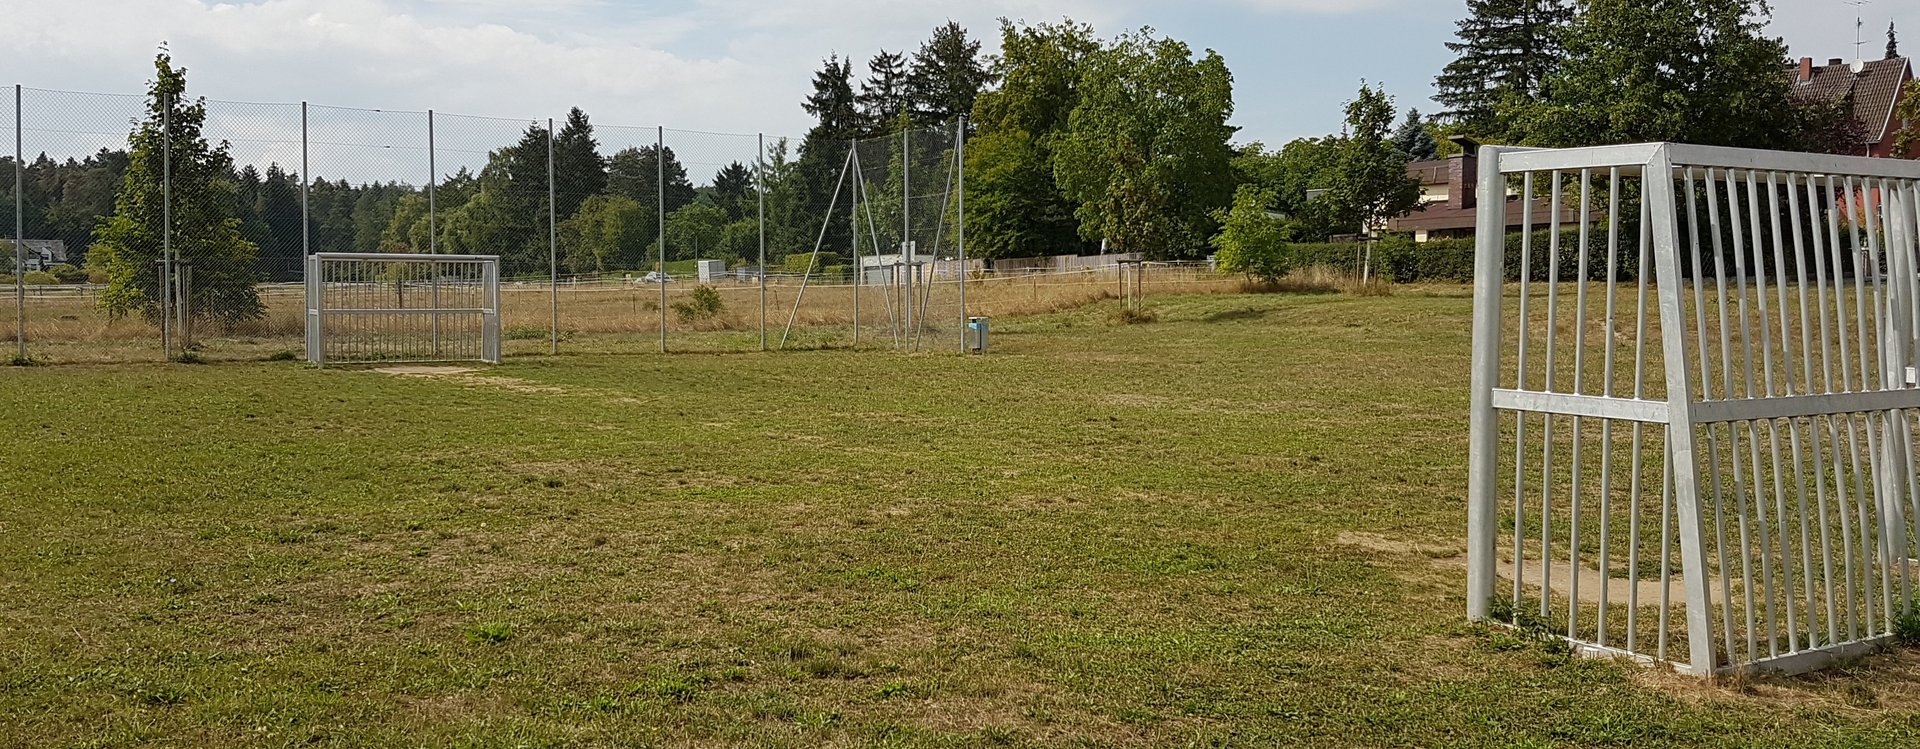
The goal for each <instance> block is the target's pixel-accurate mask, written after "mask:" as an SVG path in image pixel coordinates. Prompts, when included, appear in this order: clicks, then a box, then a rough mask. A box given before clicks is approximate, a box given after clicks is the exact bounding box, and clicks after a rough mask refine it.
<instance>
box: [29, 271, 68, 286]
mask: <svg viewBox="0 0 1920 749" xmlns="http://www.w3.org/2000/svg"><path fill="white" fill-rule="evenodd" d="M23 280H25V281H26V284H27V285H28V286H51V285H53V284H57V283H60V279H58V278H55V277H54V275H53V274H52V273H48V272H46V271H43V270H37V271H34V272H32V273H28V274H27V275H26V277H25V278H24V279H23Z"/></svg>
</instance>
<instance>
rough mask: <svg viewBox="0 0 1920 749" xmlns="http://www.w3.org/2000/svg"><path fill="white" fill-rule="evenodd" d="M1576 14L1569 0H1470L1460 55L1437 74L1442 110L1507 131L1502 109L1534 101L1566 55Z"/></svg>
mask: <svg viewBox="0 0 1920 749" xmlns="http://www.w3.org/2000/svg"><path fill="white" fill-rule="evenodd" d="M1572 20H1573V6H1572V3H1570V2H1569V1H1568V0H1467V17H1466V18H1463V19H1461V20H1460V21H1458V22H1457V26H1458V27H1459V28H1458V31H1456V32H1455V35H1456V36H1457V37H1458V39H1459V41H1454V42H1447V49H1449V50H1452V51H1453V53H1454V55H1455V56H1456V57H1455V59H1454V61H1453V62H1450V63H1447V66H1446V68H1444V69H1443V70H1441V72H1440V75H1439V76H1438V77H1436V78H1435V79H1434V82H1433V85H1434V88H1436V89H1438V92H1437V93H1436V94H1434V97H1433V98H1434V100H1435V101H1438V102H1440V103H1441V104H1444V105H1446V107H1447V110H1446V111H1445V112H1444V113H1443V114H1442V116H1443V117H1446V118H1447V119H1449V120H1452V121H1453V122H1455V123H1457V124H1459V125H1461V126H1462V127H1464V128H1465V129H1466V131H1467V132H1469V133H1472V134H1475V135H1479V136H1481V137H1487V138H1500V137H1502V136H1503V135H1504V134H1505V133H1506V132H1507V129H1508V127H1509V124H1510V123H1508V122H1506V120H1505V118H1504V117H1503V116H1502V112H1503V110H1506V109H1509V108H1511V107H1514V106H1517V105H1520V104H1524V103H1527V102H1532V101H1535V100H1537V99H1538V98H1539V96H1540V93H1541V86H1542V84H1543V83H1544V82H1545V81H1546V79H1547V77H1548V76H1549V75H1551V74H1552V73H1553V71H1554V70H1555V69H1557V67H1558V65H1559V63H1560V60H1561V59H1562V58H1563V57H1564V54H1565V53H1564V50H1563V48H1562V45H1561V35H1562V33H1563V32H1564V31H1565V29H1566V27H1567V25H1568V24H1569V23H1570V22H1571V21H1572Z"/></svg>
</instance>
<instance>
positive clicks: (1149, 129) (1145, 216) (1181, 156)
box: [1054, 29, 1234, 258]
mask: <svg viewBox="0 0 1920 749" xmlns="http://www.w3.org/2000/svg"><path fill="white" fill-rule="evenodd" d="M1079 93H1080V97H1079V101H1078V103H1077V104H1076V105H1075V106H1074V108H1073V111H1072V113H1071V114H1070V115H1069V116H1068V126H1067V130H1066V132H1064V133H1062V134H1061V135H1060V136H1059V137H1058V138H1057V140H1056V141H1055V142H1054V147H1055V154H1054V178H1055V179H1056V181H1058V183H1059V185H1060V188H1061V190H1062V192H1063V193H1064V194H1065V195H1066V196H1067V197H1068V199H1070V200H1073V201H1075V202H1076V203H1078V206H1077V208H1076V210H1075V215H1076V216H1077V217H1078V218H1079V219H1080V235H1081V236H1082V237H1085V238H1087V239H1089V240H1097V239H1105V240H1107V241H1108V245H1109V247H1110V248H1113V245H1115V244H1119V245H1120V246H1121V248H1123V250H1122V251H1137V252H1147V253H1149V254H1150V255H1152V256H1153V257H1157V258H1185V257H1194V256H1196V255H1198V254H1200V253H1201V252H1202V251H1203V250H1204V249H1205V247H1206V243H1207V240H1208V239H1209V238H1211V237H1212V236H1213V235H1214V233H1215V230H1216V228H1217V227H1216V225H1215V223H1214V218H1213V211H1214V209H1216V208H1219V207H1221V206H1223V205H1226V204H1227V202H1228V201H1229V200H1230V199H1231V197H1232V194H1233V189H1234V181H1233V172H1232V169H1231V168H1230V161H1231V159H1232V155H1233V151H1232V148H1231V147H1230V146H1229V145H1228V143H1227V141H1228V139H1229V138H1231V137H1232V135H1233V131H1234V128H1233V127H1231V126H1229V125H1228V124H1227V119H1228V118H1229V117H1230V116H1232V114H1233V75H1232V74H1231V73H1230V72H1228V70H1227V65H1226V62H1225V61H1224V60H1222V59H1221V58H1220V55H1219V54H1218V53H1215V52H1212V51H1208V52H1207V53H1206V54H1205V55H1203V56H1200V57H1198V58H1197V59H1196V58H1195V57H1194V55H1193V52H1192V50H1191V48H1189V47H1188V46H1187V45H1186V44H1184V43H1182V42H1179V41H1177V40H1174V39H1168V38H1163V37H1162V38H1156V37H1155V36H1153V31H1152V30H1151V29H1143V30H1142V31H1140V32H1138V33H1133V34H1125V35H1122V36H1121V37H1120V38H1118V39H1116V40H1115V41H1114V43H1113V44H1112V45H1111V46H1109V47H1107V48H1106V49H1103V50H1101V51H1100V52H1098V53H1095V54H1094V55H1092V56H1091V57H1089V58H1088V60H1087V62H1086V70H1085V73H1084V76H1083V79H1082V81H1081V86H1080V92H1079ZM1136 222H1143V223H1136ZM1142 243H1149V244H1142Z"/></svg>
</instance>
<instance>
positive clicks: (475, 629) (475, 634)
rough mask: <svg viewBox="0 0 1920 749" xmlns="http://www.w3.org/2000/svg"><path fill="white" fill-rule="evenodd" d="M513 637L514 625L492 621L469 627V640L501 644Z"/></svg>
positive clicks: (477, 642) (479, 642) (478, 642)
mask: <svg viewBox="0 0 1920 749" xmlns="http://www.w3.org/2000/svg"><path fill="white" fill-rule="evenodd" d="M511 639H513V625H510V624H503V623H499V622H492V623H488V624H478V625H474V626H472V627H468V628H467V642H471V643H476V644H487V645H499V644H501V643H504V642H506V641H508V640H511Z"/></svg>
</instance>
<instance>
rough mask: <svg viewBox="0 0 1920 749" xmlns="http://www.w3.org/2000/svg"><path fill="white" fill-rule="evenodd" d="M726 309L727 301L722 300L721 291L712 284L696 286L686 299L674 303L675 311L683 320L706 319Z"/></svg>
mask: <svg viewBox="0 0 1920 749" xmlns="http://www.w3.org/2000/svg"><path fill="white" fill-rule="evenodd" d="M726 309H727V303H726V302H724V301H721V299H720V292H718V291H715V290H714V289H713V287H712V286H695V287H694V288H693V293H692V294H690V295H688V297H687V299H686V301H680V302H674V303H673V313H674V314H676V315H679V316H680V321H681V322H693V321H695V320H706V319H709V318H712V317H714V316H716V315H719V314H720V313H721V312H724V311H726Z"/></svg>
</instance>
